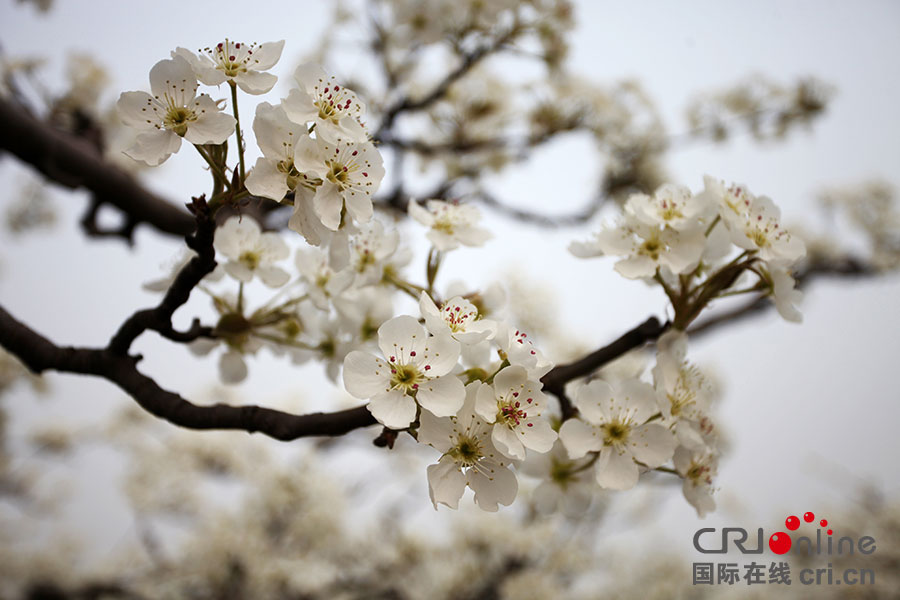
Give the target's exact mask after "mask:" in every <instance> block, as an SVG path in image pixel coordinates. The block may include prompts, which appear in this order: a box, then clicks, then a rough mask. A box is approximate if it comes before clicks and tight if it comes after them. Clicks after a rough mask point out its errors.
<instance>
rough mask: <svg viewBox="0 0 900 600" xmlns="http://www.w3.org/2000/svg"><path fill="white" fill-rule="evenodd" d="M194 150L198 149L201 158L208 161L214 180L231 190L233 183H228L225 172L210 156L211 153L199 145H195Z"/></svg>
mask: <svg viewBox="0 0 900 600" xmlns="http://www.w3.org/2000/svg"><path fill="white" fill-rule="evenodd" d="M194 148H196V149H197V152H199V153H200V156H202V157H203V160H204V161H206V164H207V165H209V169H210V171H212V174H213V178H214V179H215V180H216V182H217V183H218V182H221V183H224V184H225V187H226V188H228V189H229V190H230V189H231V182H230V181H228V177H226V176H225V172H224V171H223V170H222V168H221V167H220V166H219V165H217V164H216V161H214V160H213V159H212V157H211V156H210V155H209V152H207V151H206V149H205V148H204V147H203V146H200V145H199V144H194ZM219 189H221V188H219Z"/></svg>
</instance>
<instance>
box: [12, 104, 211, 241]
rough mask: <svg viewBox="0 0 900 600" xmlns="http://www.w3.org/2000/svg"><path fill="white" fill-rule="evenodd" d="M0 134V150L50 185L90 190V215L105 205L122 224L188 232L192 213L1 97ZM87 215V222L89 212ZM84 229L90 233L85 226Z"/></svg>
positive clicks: (89, 146) (78, 140) (87, 145)
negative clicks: (123, 219)
mask: <svg viewBox="0 0 900 600" xmlns="http://www.w3.org/2000/svg"><path fill="white" fill-rule="evenodd" d="M0 131H3V135H2V136H0V149H3V150H8V151H9V152H11V153H12V154H14V155H15V156H16V157H18V158H19V159H20V160H22V161H23V162H25V163H28V164H30V165H31V166H32V167H34V168H35V169H36V170H37V171H38V172H40V173H41V174H42V175H44V176H45V177H47V178H48V179H50V180H51V181H55V182H56V183H58V184H60V185H62V186H64V187H67V188H71V189H80V188H84V189H86V190H88V191H89V192H91V194H92V196H93V199H92V202H93V204H92V206H93V208H92V209H91V210H92V211H93V212H96V209H97V208H98V207H99V206H100V205H103V204H109V205H111V206H115V207H116V208H118V209H119V210H121V211H122V212H123V213H125V215H126V223H132V224H139V223H146V224H148V225H150V226H152V227H154V228H156V229H157V230H158V231H160V232H162V233H166V234H170V235H177V236H185V235H188V234H189V233H191V231H193V229H194V220H193V218H191V215H189V214H188V213H187V212H185V211H183V210H180V209H179V208H177V207H175V206H174V205H172V204H170V203H169V202H167V201H166V200H164V199H163V198H161V197H159V196H157V195H156V194H154V193H152V192H150V191H148V190H147V189H145V188H144V187H143V186H142V185H141V184H140V183H138V181H137V180H136V179H135V178H134V177H132V176H131V175H130V174H128V173H126V172H125V171H123V170H121V169H119V168H118V167H116V166H114V165H113V164H111V163H109V162H108V161H106V160H105V159H104V158H103V157H102V156H101V155H100V153H99V151H98V150H97V148H96V145H95V144H92V143H91V142H90V141H88V140H85V139H81V138H79V137H78V136H75V135H72V134H70V133H67V132H65V131H63V130H60V129H56V128H54V127H53V126H51V125H50V124H48V123H46V122H43V121H41V120H39V119H37V118H35V117H34V116H33V115H31V114H29V113H28V112H27V111H26V110H25V109H24V108H22V107H19V106H17V105H16V104H14V103H12V102H11V101H10V100H9V99H7V98H3V97H2V96H0ZM88 217H90V218H91V219H92V217H91V212H89V213H88ZM88 223H89V224H90V223H91V220H89V221H88ZM94 224H96V223H94ZM88 231H89V233H91V232H90V228H88ZM130 231H131V229H130V228H126V229H123V231H122V233H121V235H122V236H123V237H126V238H128V236H129V235H130ZM106 235H110V233H108V232H107V233H106Z"/></svg>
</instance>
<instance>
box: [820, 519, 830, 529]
mask: <svg viewBox="0 0 900 600" xmlns="http://www.w3.org/2000/svg"><path fill="white" fill-rule="evenodd" d="M819 525H821V526H822V527H828V519H822V520H821V521H819Z"/></svg>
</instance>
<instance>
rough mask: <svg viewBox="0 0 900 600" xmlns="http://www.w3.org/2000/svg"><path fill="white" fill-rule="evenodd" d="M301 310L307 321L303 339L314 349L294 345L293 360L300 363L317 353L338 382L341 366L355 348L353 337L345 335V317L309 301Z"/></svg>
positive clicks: (327, 372) (304, 321) (317, 356)
mask: <svg viewBox="0 0 900 600" xmlns="http://www.w3.org/2000/svg"><path fill="white" fill-rule="evenodd" d="M298 312H299V313H300V316H301V319H302V322H303V325H304V329H303V333H302V334H301V337H300V341H301V342H303V343H304V344H305V345H307V346H309V347H310V348H311V350H304V349H295V350H294V351H293V353H292V354H293V360H294V363H295V364H301V363H302V362H304V361H305V360H306V359H308V358H309V357H310V356H314V357H316V358H318V359H320V360H321V361H322V362H324V363H325V374H326V375H328V378H329V379H331V380H332V381H334V382H336V381H337V379H338V375H339V374H340V370H341V366H342V365H343V364H344V362H345V361H346V358H347V356H348V354H349V353H350V352H351V351H352V350H353V348H354V344H353V340H352V339H350V338H349V337H348V336H347V335H346V331H345V329H344V325H345V323H344V320H343V319H341V318H335V317H334V316H333V315H331V314H330V313H328V312H324V311H321V310H318V309H316V308H315V307H314V306H312V305H311V304H309V303H304V304H301V305H300V307H299V309H298Z"/></svg>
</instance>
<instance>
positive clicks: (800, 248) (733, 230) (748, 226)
mask: <svg viewBox="0 0 900 600" xmlns="http://www.w3.org/2000/svg"><path fill="white" fill-rule="evenodd" d="M704 183H705V185H706V188H705V190H704V192H703V194H702V195H704V196H706V197H708V198H712V199H713V200H714V201H715V202H717V203H718V205H719V214H720V215H721V217H722V220H723V221H724V222H725V225H726V226H727V227H728V231H729V233H730V234H731V241H732V242H733V243H734V244H735V245H736V246H738V247H740V248H743V249H744V250H756V251H758V253H759V254H758V256H759V257H760V258H761V259H762V260H764V261H767V262H777V263H779V264H782V265H789V264H791V263H793V262H795V261H796V260H798V259H800V258H803V256H805V255H806V247H805V245H804V244H803V241H802V240H801V239H800V238H798V237H795V236H792V235H791V234H790V233H788V232H787V231H786V230H785V229H784V228H783V227H782V226H781V223H780V222H779V221H780V218H781V211H780V210H779V209H778V207H777V206H775V203H774V202H773V201H772V199H771V198H767V197H766V196H759V197H756V196H754V195H753V194H751V193H750V191H749V190H748V189H747V188H746V186H739V185H732V186H731V187H729V188H725V185H724V184H723V183H722V182H720V181H718V180H716V179H714V178H712V177H709V176H707V177H705V178H704Z"/></svg>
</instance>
